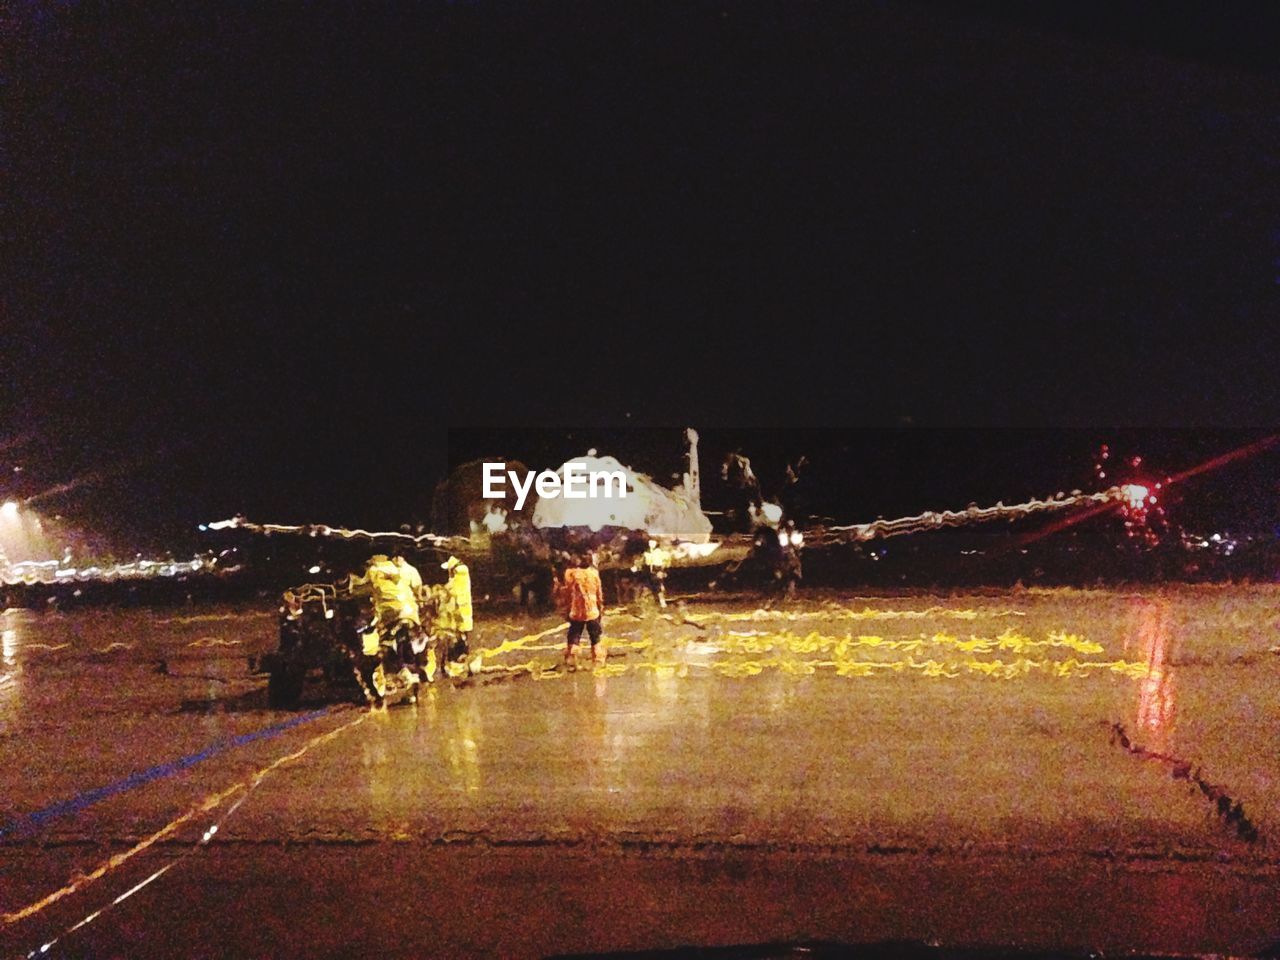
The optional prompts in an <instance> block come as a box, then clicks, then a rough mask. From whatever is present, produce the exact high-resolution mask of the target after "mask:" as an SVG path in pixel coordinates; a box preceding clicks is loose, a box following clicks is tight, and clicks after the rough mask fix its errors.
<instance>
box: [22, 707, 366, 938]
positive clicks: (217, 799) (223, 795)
mask: <svg viewBox="0 0 1280 960" xmlns="http://www.w3.org/2000/svg"><path fill="white" fill-rule="evenodd" d="M321 712H323V713H332V712H333V711H332V710H325V711H321ZM372 715H373V714H372V713H369V712H363V713H361V714H360V715H359V716H357V717H356V718H355V719H353V720H350V721H348V722H347V723H344V724H342V725H341V726H339V727H335V728H334V729H333V730H330V731H328V732H327V733H322V734H318V735H317V736H314V737H312V738H311V739H310V740H308V741H307V742H306V743H304V744H303V745H302V746H301V747H299V748H298V749H297V750H294V751H292V752H291V753H287V754H285V755H283V756H280V757H277V758H276V759H275V760H273V761H271V763H269V764H267V765H266V766H264V767H261V768H260V769H258V770H257V771H256V772H254V773H253V774H252V775H251V776H249V777H246V778H245V779H244V780H241V781H239V782H238V783H234V784H232V785H231V786H229V787H227V788H225V789H223V790H219V791H217V792H216V793H213V794H210V795H209V796H207V797H206V798H205V799H204V800H202V801H200V802H199V803H197V804H195V805H193V806H192V807H190V808H189V809H188V810H187V811H186V812H185V813H183V814H181V815H179V816H177V817H175V818H174V819H172V820H170V821H169V822H168V823H166V824H165V825H164V826H163V827H161V828H160V829H159V830H157V831H156V832H155V833H153V834H151V835H150V836H148V837H146V838H145V839H143V840H141V841H139V842H138V843H136V844H134V846H132V847H130V848H129V849H128V850H126V851H125V852H124V853H119V854H116V855H115V856H113V857H110V858H108V859H107V860H104V861H103V862H102V863H101V864H99V865H98V866H97V867H96V868H95V869H94V870H92V871H91V872H89V873H88V874H85V875H83V876H79V877H77V878H76V879H74V880H71V881H69V882H68V883H67V884H65V885H64V886H62V887H60V888H59V889H57V890H55V891H53V892H52V893H50V894H48V895H47V896H44V897H42V898H40V899H39V900H37V901H35V902H34V903H30V904H28V905H27V906H25V907H23V908H21V909H20V910H15V911H13V912H11V913H6V914H4V916H3V918H0V919H3V922H4V924H5V925H6V926H11V925H13V924H15V923H18V922H19V921H22V920H25V919H27V918H29V917H32V916H35V915H36V914H38V913H40V912H41V911H42V910H44V909H46V908H47V907H50V906H52V905H53V904H55V903H57V902H58V901H59V900H62V899H63V898H65V897H69V896H71V894H73V893H76V892H77V891H79V890H82V889H84V888H85V887H87V886H88V885H89V884H91V883H93V882H95V881H97V880H100V879H102V877H104V876H106V875H107V874H108V873H110V872H111V871H113V870H115V869H117V868H118V867H120V866H122V865H123V864H125V863H127V862H128V861H129V860H130V859H132V858H133V857H135V856H137V855H138V854H139V853H142V852H143V851H144V850H147V849H148V848H150V847H152V846H154V845H155V844H156V843H158V842H159V841H160V840H163V839H164V838H165V837H167V836H169V835H170V834H172V833H174V832H175V831H176V830H177V829H178V828H179V827H181V826H182V825H183V824H185V823H188V822H189V821H191V820H192V819H194V818H195V817H197V816H199V815H200V814H202V813H208V812H209V811H210V810H213V809H216V808H217V807H219V806H220V805H221V804H222V803H223V802H224V801H225V800H226V799H227V798H228V797H231V796H233V795H234V794H236V793H240V792H241V791H243V792H244V796H242V797H241V798H240V800H239V801H237V802H236V804H235V805H233V806H232V807H231V809H229V810H228V811H227V812H226V813H225V814H224V815H223V817H222V819H221V820H219V821H218V823H215V824H213V825H212V826H211V827H210V828H209V829H207V830H206V831H205V832H204V834H203V835H202V836H201V838H200V841H199V842H198V843H197V844H196V847H197V848H198V847H200V846H203V845H204V844H207V843H208V841H209V840H210V839H212V837H213V835H214V834H215V833H216V832H217V830H218V825H219V824H220V823H221V822H223V821H225V820H226V818H227V817H228V816H230V815H231V814H232V813H234V812H235V810H236V809H237V808H238V807H239V806H240V804H241V803H242V802H243V801H244V799H245V797H247V796H248V795H249V793H250V792H251V791H253V790H254V789H256V788H257V787H258V785H259V784H260V783H262V781H263V780H264V779H265V778H266V777H267V776H268V775H270V774H271V773H272V772H273V771H275V770H276V769H277V768H279V767H281V766H283V765H284V764H286V763H292V762H293V761H295V760H298V759H300V758H301V757H303V756H304V755H305V754H306V753H307V752H308V751H310V750H311V749H313V748H314V747H317V746H319V745H320V744H322V743H327V742H329V741H330V740H333V739H335V738H336V737H338V736H339V735H340V734H342V733H344V732H346V731H347V730H350V729H352V728H354V727H356V726H359V725H360V724H362V723H364V722H365V720H367V719H368V718H369V717H370V716H372ZM193 849H195V848H193ZM190 852H191V851H188V852H187V854H183V856H186V855H188V854H189V853H190ZM181 859H182V857H178V858H176V859H175V860H174V861H172V862H171V863H169V864H168V865H166V866H165V867H163V868H162V869H160V870H158V871H156V873H155V874H153V875H152V876H150V877H148V878H147V879H146V880H144V881H143V882H142V883H140V884H138V885H137V886H135V887H133V888H132V889H130V890H129V891H127V892H126V893H124V894H122V895H121V896H119V897H117V898H116V899H115V900H114V901H113V902H112V904H110V905H109V906H108V907H106V908H103V909H102V910H98V911H97V912H96V913H93V914H90V915H89V916H88V917H87V918H86V919H84V920H82V921H81V922H80V923H77V924H75V925H74V926H73V927H71V928H69V929H68V930H67V931H65V932H64V933H63V934H62V935H61V936H66V934H67V933H69V932H70V931H71V930H73V929H78V928H79V927H82V926H84V924H86V923H88V922H90V921H92V920H93V919H95V918H96V917H97V916H100V915H101V914H102V913H103V912H104V911H105V910H106V909H109V907H110V906H114V905H115V904H116V903H120V902H122V901H123V900H125V899H127V898H128V897H130V896H132V895H133V894H134V893H136V892H137V891H138V890H141V889H142V888H143V887H145V886H146V885H147V884H148V883H150V882H151V881H152V880H154V879H156V878H157V877H158V876H159V875H160V874H162V873H164V872H165V871H166V870H168V869H169V868H170V867H172V866H174V865H175V864H176V863H177V862H178V861H179V860H181ZM58 939H59V938H54V939H53V940H51V941H49V942H48V944H46V945H45V946H44V947H42V948H41V950H40V952H47V951H48V949H49V947H50V946H52V945H53V944H54V943H56V942H57V940H58ZM33 953H34V951H33Z"/></svg>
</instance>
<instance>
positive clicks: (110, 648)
mask: <svg viewBox="0 0 1280 960" xmlns="http://www.w3.org/2000/svg"><path fill="white" fill-rule="evenodd" d="M132 649H133V644H132V643H121V642H120V641H119V640H116V641H115V642H113V643H108V644H107V645H106V646H105V647H94V648H93V652H94V653H114V652H115V651H116V650H132Z"/></svg>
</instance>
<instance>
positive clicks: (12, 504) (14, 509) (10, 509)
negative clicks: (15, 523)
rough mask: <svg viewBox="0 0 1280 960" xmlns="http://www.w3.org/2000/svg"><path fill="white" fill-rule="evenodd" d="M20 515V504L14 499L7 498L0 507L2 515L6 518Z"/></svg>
mask: <svg viewBox="0 0 1280 960" xmlns="http://www.w3.org/2000/svg"><path fill="white" fill-rule="evenodd" d="M17 515H18V504H17V501H14V500H6V501H5V502H4V506H3V507H0V517H4V518H5V519H6V520H12V519H13V518H14V517H16V516H17Z"/></svg>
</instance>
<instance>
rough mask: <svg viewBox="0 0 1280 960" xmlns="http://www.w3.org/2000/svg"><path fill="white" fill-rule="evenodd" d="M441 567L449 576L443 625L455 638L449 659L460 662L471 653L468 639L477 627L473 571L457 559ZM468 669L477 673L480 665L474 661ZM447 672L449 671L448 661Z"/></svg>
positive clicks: (443, 611)
mask: <svg viewBox="0 0 1280 960" xmlns="http://www.w3.org/2000/svg"><path fill="white" fill-rule="evenodd" d="M440 566H441V568H442V569H443V570H445V571H446V572H447V573H448V575H449V579H448V581H446V583H445V592H446V595H447V598H448V602H447V603H446V604H445V609H444V610H442V611H441V613H442V617H441V619H442V625H443V626H444V627H445V628H446V629H447V630H449V631H450V632H451V633H452V634H453V637H454V643H453V645H452V649H450V650H449V651H448V653H449V657H448V659H449V660H458V659H461V658H464V657H466V655H467V653H468V651H469V647H468V643H467V638H468V636H469V635H470V633H471V631H472V630H473V629H474V627H475V624H474V621H473V619H472V615H471V571H470V570H469V569H467V565H466V564H465V563H463V562H462V561H461V560H459V559H458V558H457V557H450V558H449V559H448V560H446V561H445V562H444V563H442V564H440ZM477 659H478V658H477ZM467 669H468V671H469V672H470V673H475V672H476V671H478V670H479V669H480V665H479V663H478V662H476V660H472V661H471V662H470V663H468V664H467ZM445 670H446V672H447V671H448V665H447V661H446V666H445Z"/></svg>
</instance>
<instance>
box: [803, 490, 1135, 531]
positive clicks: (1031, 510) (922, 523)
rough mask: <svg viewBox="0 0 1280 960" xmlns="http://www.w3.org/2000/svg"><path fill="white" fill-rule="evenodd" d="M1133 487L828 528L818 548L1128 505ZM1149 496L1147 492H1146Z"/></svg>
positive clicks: (933, 511) (1077, 491)
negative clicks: (1089, 507) (1077, 509)
mask: <svg viewBox="0 0 1280 960" xmlns="http://www.w3.org/2000/svg"><path fill="white" fill-rule="evenodd" d="M1130 486H1131V485H1130V484H1125V485H1122V486H1115V487H1110V488H1108V489H1106V490H1102V491H1100V492H1098V493H1082V492H1080V491H1079V490H1073V491H1071V493H1070V494H1065V493H1059V494H1057V495H1056V496H1053V497H1049V498H1046V499H1043V500H1038V499H1031V500H1027V501H1026V502H1024V503H1015V504H1005V503H1004V502H1003V501H1000V502H997V503H996V504H995V505H994V506H990V507H979V506H977V505H976V504H973V505H971V506H968V507H966V508H965V509H963V510H936V511H935V510H926V511H925V512H924V513H918V514H915V515H914V516H909V517H898V518H897V519H896V520H873V521H872V522H870V523H854V524H849V525H847V526H833V527H826V528H824V529H823V530H821V531H819V533H818V535H817V536H816V537H815V538H814V540H815V542H816V543H818V544H823V543H833V542H848V541H863V540H874V539H877V538H879V539H887V538H888V537H900V536H904V535H906V534H910V533H921V532H923V531H926V530H940V529H942V528H943V527H960V526H967V525H969V524H972V523H986V522H988V521H991V520H1014V519H1017V518H1019V517H1026V516H1030V515H1031V514H1035V513H1046V512H1053V511H1058V510H1069V509H1072V508H1074V507H1082V506H1086V505H1089V504H1109V503H1116V504H1124V503H1127V502H1129V501H1130V500H1131V499H1132V497H1133V496H1134V495H1135V492H1134V491H1132V490H1130V489H1129V487H1130ZM1142 495H1143V496H1145V495H1146V491H1145V490H1143V491H1142Z"/></svg>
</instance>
